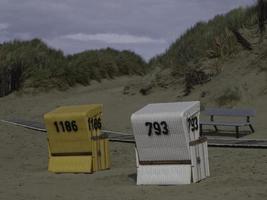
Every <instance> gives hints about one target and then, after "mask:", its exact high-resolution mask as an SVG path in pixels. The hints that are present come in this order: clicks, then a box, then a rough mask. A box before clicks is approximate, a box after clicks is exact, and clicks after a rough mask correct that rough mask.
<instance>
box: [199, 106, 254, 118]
mask: <svg viewBox="0 0 267 200" xmlns="http://www.w3.org/2000/svg"><path fill="white" fill-rule="evenodd" d="M203 113H204V114H205V115H214V116H233V117H238V116H240V117H241V116H255V115H256V111H255V110H254V109H236V108H235V109H229V108H208V109H206V110H204V111H203Z"/></svg>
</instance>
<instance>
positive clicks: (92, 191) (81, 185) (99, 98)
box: [0, 72, 267, 200]
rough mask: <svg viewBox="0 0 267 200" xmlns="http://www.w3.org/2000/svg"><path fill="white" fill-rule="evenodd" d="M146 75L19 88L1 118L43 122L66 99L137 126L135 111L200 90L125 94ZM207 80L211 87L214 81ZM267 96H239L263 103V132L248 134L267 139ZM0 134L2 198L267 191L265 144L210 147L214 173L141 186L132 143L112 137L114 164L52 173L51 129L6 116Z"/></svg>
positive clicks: (121, 126) (221, 195)
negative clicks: (47, 88) (31, 90)
mask: <svg viewBox="0 0 267 200" xmlns="http://www.w3.org/2000/svg"><path fill="white" fill-rule="evenodd" d="M229 73H231V72H229ZM140 79H141V78H140V77H131V78H128V77H122V78H117V79H115V80H104V81H103V82H102V83H93V84H92V85H90V86H88V87H82V86H77V87H75V88H72V89H69V90H67V91H64V92H60V91H51V92H48V93H41V94H36V95H32V94H20V93H17V94H12V95H9V96H7V97H3V98H0V110H1V112H0V117H1V118H2V119H3V118H9V117H18V118H23V119H28V120H33V121H40V122H42V120H43V114H44V113H46V112H48V111H51V110H53V109H54V108H56V107H58V106H61V105H73V104H74V105H79V104H90V103H102V104H104V115H103V117H104V128H105V129H108V130H114V131H123V132H127V133H131V124H130V115H131V113H133V112H135V111H136V110H138V109H140V108H141V107H143V106H144V105H146V104H148V103H153V102H173V101H179V100H189V99H195V100H197V98H198V93H199V92H200V90H195V91H194V92H193V93H192V95H190V96H189V97H186V98H180V99H179V98H177V95H178V94H177V93H176V91H177V90H175V89H174V88H168V89H162V88H156V89H155V91H154V92H152V93H151V94H150V95H147V96H143V95H141V94H139V93H138V92H137V93H136V94H135V95H124V94H123V88H124V86H125V85H126V84H127V83H128V82H129V81H132V82H138V81H140ZM216 80H217V79H216ZM208 84H212V82H211V83H208ZM208 84H207V86H205V87H206V88H209V87H211V86H209V85H208ZM213 84H214V83H213ZM264 98H265V97H264ZM264 98H263V99H255V100H253V101H251V102H250V104H245V103H242V102H241V103H240V105H241V106H242V105H243V106H244V105H251V106H253V105H257V107H256V109H257V117H256V118H255V120H256V122H257V123H256V133H255V134H252V135H249V136H248V137H249V138H267V136H266V135H265V134H266V132H265V130H266V127H267V125H266V123H265V118H264V116H265V113H266V112H265V110H266V108H265V107H264V106H263V105H264ZM203 102H204V104H205V105H207V106H209V105H213V104H212V103H210V104H208V98H207V99H204V100H203ZM255 102H257V103H255ZM259 108H261V109H259ZM0 140H1V145H0V160H1V164H0V168H1V173H0V182H1V187H0V199H5V200H8V199H18V200H19V199H70V200H72V199H101V200H104V199H122V200H127V199H129V200H133V199H153V200H157V199H196V198H198V199H207V200H209V199H210V200H211V199H236V200H238V199H240V200H241V199H242V200H243V199H264V198H265V197H266V195H267V170H266V169H267V153H266V152H267V151H266V150H264V149H231V148H209V162H210V171H211V176H210V177H209V178H207V179H206V180H203V181H201V182H199V183H196V184H191V185H177V186H136V181H135V178H136V167H135V155H134V145H133V144H124V143H111V161H112V166H111V169H110V170H107V171H101V172H97V173H94V174H53V173H50V172H48V171H47V157H48V154H47V137H46V134H44V133H40V132H35V131H32V130H27V129H24V128H21V127H16V126H12V125H8V124H4V123H0Z"/></svg>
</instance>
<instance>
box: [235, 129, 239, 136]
mask: <svg viewBox="0 0 267 200" xmlns="http://www.w3.org/2000/svg"><path fill="white" fill-rule="evenodd" d="M235 132H236V138H239V126H236V127H235Z"/></svg>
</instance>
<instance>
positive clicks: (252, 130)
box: [249, 124, 255, 133]
mask: <svg viewBox="0 0 267 200" xmlns="http://www.w3.org/2000/svg"><path fill="white" fill-rule="evenodd" d="M249 128H250V130H251V132H252V133H254V132H255V130H254V128H253V126H252V125H251V124H250V125H249Z"/></svg>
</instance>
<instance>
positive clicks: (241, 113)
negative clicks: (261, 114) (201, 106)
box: [200, 108, 256, 138]
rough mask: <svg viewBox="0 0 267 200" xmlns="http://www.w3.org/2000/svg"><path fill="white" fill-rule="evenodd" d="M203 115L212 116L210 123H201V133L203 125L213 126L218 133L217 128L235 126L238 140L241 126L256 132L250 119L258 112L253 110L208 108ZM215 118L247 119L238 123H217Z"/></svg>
mask: <svg viewBox="0 0 267 200" xmlns="http://www.w3.org/2000/svg"><path fill="white" fill-rule="evenodd" d="M203 114H205V115H208V116H210V121H200V133H202V132H203V130H202V128H203V125H206V126H213V127H214V128H215V131H216V132H217V131H218V128H217V126H233V127H235V131H236V138H239V127H241V126H249V128H250V130H251V132H252V133H254V132H255V130H254V128H253V126H252V124H251V122H250V117H253V116H255V114H256V111H255V110H253V109H228V108H208V109H206V110H204V111H203ZM215 116H225V117H243V118H245V119H244V120H242V121H237V122H228V121H216V120H215Z"/></svg>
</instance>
